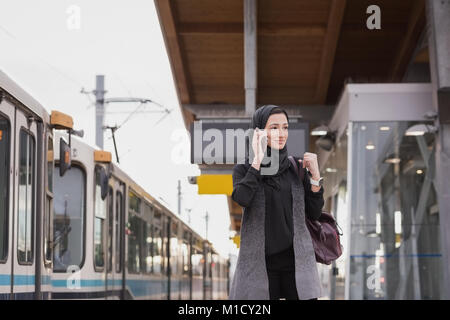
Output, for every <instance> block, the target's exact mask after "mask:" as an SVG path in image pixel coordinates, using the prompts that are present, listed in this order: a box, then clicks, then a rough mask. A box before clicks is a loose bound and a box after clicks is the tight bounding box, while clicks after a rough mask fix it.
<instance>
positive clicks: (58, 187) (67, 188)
mask: <svg viewBox="0 0 450 320" xmlns="http://www.w3.org/2000/svg"><path fill="white" fill-rule="evenodd" d="M53 170H54V171H53V177H54V181H53V183H54V188H55V193H54V198H53V211H54V218H53V227H54V233H53V234H54V235H53V238H54V239H53V241H54V244H53V271H57V272H65V271H66V270H67V267H69V266H72V265H75V266H79V267H80V268H81V264H82V263H83V257H84V221H85V220H84V219H85V218H84V217H85V210H86V209H85V199H86V198H85V197H86V196H85V194H86V192H85V190H86V176H85V173H84V171H83V170H82V169H81V168H80V167H78V166H77V165H74V164H72V167H71V168H70V170H68V171H67V172H66V174H65V175H64V176H63V177H61V176H60V175H59V167H58V165H56V166H55V168H54V169H53Z"/></svg>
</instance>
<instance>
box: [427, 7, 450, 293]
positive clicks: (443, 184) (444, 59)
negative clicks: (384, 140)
mask: <svg viewBox="0 0 450 320" xmlns="http://www.w3.org/2000/svg"><path fill="white" fill-rule="evenodd" d="M427 20H428V21H427V25H428V28H429V30H428V43H429V53H430V72H431V81H432V87H433V106H434V108H435V110H436V111H437V112H438V114H439V118H438V120H436V125H439V132H438V134H437V136H436V139H437V141H436V179H437V181H438V186H439V187H438V201H439V221H440V234H441V251H442V272H443V279H442V281H440V283H441V285H442V291H441V299H450V268H449V265H450V232H449V231H448V230H450V36H449V33H448V32H449V30H450V0H440V1H435V0H427Z"/></svg>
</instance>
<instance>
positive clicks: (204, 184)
mask: <svg viewBox="0 0 450 320" xmlns="http://www.w3.org/2000/svg"><path fill="white" fill-rule="evenodd" d="M197 185H198V194H226V195H228V196H231V193H232V192H233V177H232V176H231V174H202V175H201V176H199V177H197Z"/></svg>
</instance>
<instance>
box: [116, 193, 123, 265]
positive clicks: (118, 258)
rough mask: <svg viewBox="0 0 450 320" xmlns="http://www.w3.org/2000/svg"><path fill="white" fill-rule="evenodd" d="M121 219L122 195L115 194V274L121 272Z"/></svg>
mask: <svg viewBox="0 0 450 320" xmlns="http://www.w3.org/2000/svg"><path fill="white" fill-rule="evenodd" d="M122 219H123V195H122V192H120V191H117V192H116V221H115V228H116V272H121V271H122V254H121V252H122V227H121V225H122Z"/></svg>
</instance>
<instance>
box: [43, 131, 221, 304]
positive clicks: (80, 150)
mask: <svg viewBox="0 0 450 320" xmlns="http://www.w3.org/2000/svg"><path fill="white" fill-rule="evenodd" d="M61 138H63V140H64V139H66V138H67V136H66V135H65V134H59V133H57V134H56V144H55V145H56V148H55V149H56V153H55V155H56V158H58V157H59V154H58V150H59V147H58V143H60V141H61ZM71 146H72V147H71V150H72V156H71V160H72V163H71V168H70V169H68V170H67V172H66V173H65V175H64V176H62V177H61V176H59V175H58V174H57V173H58V172H59V162H58V161H56V163H55V169H54V170H55V173H54V187H55V195H54V233H55V247H54V248H55V249H54V267H53V278H52V285H53V290H52V291H53V298H56V299H73V298H75V299H92V298H99V299H104V298H107V299H212V298H213V296H212V288H213V276H212V273H211V266H214V265H215V264H217V265H219V264H225V265H226V263H227V260H225V259H222V260H219V256H218V255H217V254H216V253H214V256H216V260H217V261H215V262H213V261H212V260H211V257H212V256H213V252H214V251H213V250H214V249H213V248H212V246H211V244H210V243H209V242H207V241H205V240H204V239H202V238H201V237H200V236H199V235H198V234H196V233H195V232H194V231H193V230H192V229H191V228H189V227H188V226H187V225H186V224H185V223H183V221H182V220H180V219H179V218H178V217H177V216H176V215H174V214H173V213H172V212H171V211H170V210H169V209H167V208H166V207H165V206H164V205H162V204H161V203H160V202H158V201H157V200H155V198H154V197H152V196H151V195H150V194H148V193H147V192H145V190H144V189H143V188H142V187H140V186H139V185H138V184H137V183H136V182H135V181H133V180H132V179H131V178H130V177H129V176H128V175H127V174H126V173H125V172H123V171H122V170H121V169H120V168H119V167H118V166H117V165H116V164H113V163H111V154H110V153H109V152H105V151H101V150H97V149H96V148H95V147H93V146H90V145H88V144H86V143H84V142H83V141H81V140H79V139H75V138H74V139H72V142H71ZM80 204H81V205H80ZM216 268H221V269H222V270H224V271H223V272H222V273H221V274H220V276H221V277H222V278H221V279H219V277H217V279H215V280H216V281H218V282H222V283H224V282H227V281H228V273H227V272H226V271H227V266H222V267H219V266H217V267H216ZM220 288H222V292H221V293H219V291H220ZM226 290H227V287H223V286H222V287H219V285H217V290H216V291H217V295H216V296H215V297H216V298H217V297H219V296H220V297H222V298H226V296H227V291H226Z"/></svg>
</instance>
